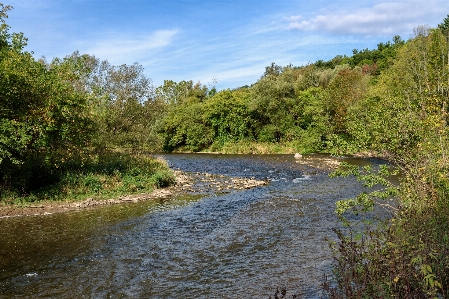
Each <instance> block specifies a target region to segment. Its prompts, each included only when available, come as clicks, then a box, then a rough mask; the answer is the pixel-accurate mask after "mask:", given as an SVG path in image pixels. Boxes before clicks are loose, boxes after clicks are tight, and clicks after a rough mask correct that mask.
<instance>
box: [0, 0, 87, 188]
mask: <svg viewBox="0 0 449 299" xmlns="http://www.w3.org/2000/svg"><path fill="white" fill-rule="evenodd" d="M1 7H2V10H1V13H0V15H1V16H2V17H3V18H5V16H6V12H7V10H8V9H10V7H8V6H3V5H1ZM3 18H2V19H1V23H2V25H1V32H0V45H1V48H0V107H1V108H0V180H1V182H2V185H5V184H14V185H20V186H21V188H25V187H29V183H30V181H29V179H30V178H31V177H32V175H33V171H40V175H43V174H44V173H45V171H44V170H45V169H47V170H51V169H55V168H57V167H59V166H60V165H61V164H62V163H64V162H65V161H67V160H70V159H74V158H76V157H79V156H82V155H83V154H84V153H85V149H86V148H87V147H88V146H89V145H90V141H91V137H92V136H93V132H94V131H95V124H94V122H93V121H92V118H91V113H90V108H89V106H88V97H87V96H86V95H85V94H83V93H80V92H78V91H77V90H76V89H75V88H74V86H73V85H72V84H70V83H69V80H68V78H69V77H70V76H69V74H68V73H67V72H65V70H64V69H62V68H49V67H48V66H47V65H46V64H45V63H43V62H39V61H36V60H35V59H34V58H33V56H32V55H31V53H29V52H25V51H23V48H24V47H25V45H26V38H24V37H23V34H21V33H19V34H16V33H13V34H10V33H9V26H7V25H6V24H5V23H4V20H3ZM39 169H40V170H39Z"/></svg>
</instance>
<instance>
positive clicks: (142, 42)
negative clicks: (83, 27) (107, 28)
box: [79, 30, 178, 64]
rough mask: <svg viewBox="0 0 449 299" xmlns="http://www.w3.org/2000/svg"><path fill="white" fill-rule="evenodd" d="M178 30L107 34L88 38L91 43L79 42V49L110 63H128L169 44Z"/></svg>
mask: <svg viewBox="0 0 449 299" xmlns="http://www.w3.org/2000/svg"><path fill="white" fill-rule="evenodd" d="M177 33H178V30H158V31H155V32H153V33H152V34H150V35H141V36H133V37H132V38H130V37H129V36H128V35H126V36H123V35H117V34H109V36H110V37H109V38H106V39H102V40H98V41H95V40H92V39H91V40H90V41H89V42H90V43H93V45H86V42H82V43H80V44H79V46H80V51H81V52H83V53H88V54H91V55H95V56H96V57H98V58H100V59H107V60H109V61H110V62H111V63H113V64H114V63H116V64H122V63H129V62H130V60H132V61H137V60H138V59H139V58H141V57H142V56H145V55H148V52H149V51H152V50H156V49H159V48H163V47H166V46H168V45H170V43H171V42H172V40H173V37H174V36H175V35H176V34H177Z"/></svg>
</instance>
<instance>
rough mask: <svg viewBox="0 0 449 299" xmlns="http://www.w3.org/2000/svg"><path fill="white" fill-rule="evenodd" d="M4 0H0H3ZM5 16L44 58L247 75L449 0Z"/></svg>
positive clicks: (50, 10)
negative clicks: (89, 58) (76, 56)
mask: <svg viewBox="0 0 449 299" xmlns="http://www.w3.org/2000/svg"><path fill="white" fill-rule="evenodd" d="M0 1H1V0H0ZM2 3H3V4H5V5H12V6H13V7H14V9H13V10H12V11H10V12H9V19H8V20H7V23H8V24H9V25H10V26H11V31H12V32H23V33H24V34H25V36H26V37H28V39H29V41H28V47H27V48H26V49H27V50H28V51H34V53H35V54H34V55H35V57H36V58H40V57H42V56H45V57H46V58H47V60H51V59H52V58H54V57H64V56H66V55H69V54H71V53H72V52H74V51H75V50H78V51H80V52H81V53H83V54H84V53H87V54H91V55H95V56H96V57H97V58H100V59H102V60H108V61H109V62H110V63H111V64H114V65H119V64H124V63H126V64H132V63H134V62H137V63H139V64H141V65H142V66H143V67H144V68H145V73H146V75H147V76H148V77H149V78H151V79H152V80H153V84H154V85H155V86H158V85H161V84H162V83H163V81H164V79H170V80H174V81H181V80H193V81H195V82H197V81H201V83H203V84H206V85H210V84H212V82H213V80H214V79H215V80H216V81H217V88H218V89H224V88H235V87H238V86H243V85H246V84H248V85H249V84H252V83H254V82H256V81H257V79H258V78H260V76H261V75H262V74H263V72H264V70H265V67H266V66H268V65H270V64H271V62H275V63H276V64H278V65H287V64H290V63H292V64H293V65H295V66H299V65H305V64H307V63H308V62H315V61H316V60H319V59H323V60H328V59H331V58H332V57H334V56H336V55H338V54H347V55H350V54H351V53H352V50H353V49H365V48H370V49H371V48H375V47H376V45H377V44H378V43H379V42H386V41H388V40H391V39H392V37H393V36H394V35H400V36H401V37H402V38H403V39H408V38H409V37H410V35H411V34H412V32H413V28H414V27H416V26H418V25H429V26H430V27H435V26H436V25H437V24H439V23H441V22H442V20H443V19H444V18H445V17H446V16H447V15H448V14H449V1H448V0H426V1H422V0H391V1H388V0H379V1H377V0H358V1H356V0H353V1H339V0H311V1H299V0H296V1H293V0H227V1H225V0H209V1H208V0H202V1H200V0H172V1H170V0H9V1H8V0H3V1H2Z"/></svg>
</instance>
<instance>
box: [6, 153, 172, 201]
mask: <svg viewBox="0 0 449 299" xmlns="http://www.w3.org/2000/svg"><path fill="white" fill-rule="evenodd" d="M40 171H41V175H39V176H35V177H33V178H32V180H33V184H27V186H31V185H32V186H34V187H33V188H30V189H28V190H27V192H25V193H24V192H23V189H20V188H15V187H14V186H1V187H0V195H1V202H2V203H5V204H9V203H26V202H36V201H42V200H46V201H49V200H83V199H86V198H95V199H105V198H114V197H118V196H120V195H129V194H133V193H148V192H151V191H153V190H154V189H156V188H162V187H167V186H170V185H172V184H173V183H174V182H175V177H174V174H173V172H172V171H171V170H170V169H169V168H168V166H167V164H166V163H165V162H164V161H162V160H160V159H156V158H154V157H152V156H147V155H132V154H126V153H114V152H103V153H102V154H99V155H96V156H95V157H94V158H92V159H89V160H87V161H81V160H79V161H70V162H68V163H66V164H63V165H62V166H61V167H60V168H59V169H57V170H51V171H47V172H46V173H44V172H45V170H44V169H42V168H41V169H40ZM48 176H51V179H48Z"/></svg>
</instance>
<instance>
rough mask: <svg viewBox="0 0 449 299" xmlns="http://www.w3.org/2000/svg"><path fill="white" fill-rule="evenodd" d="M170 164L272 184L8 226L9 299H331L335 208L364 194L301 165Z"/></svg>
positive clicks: (211, 158) (0, 240)
mask: <svg viewBox="0 0 449 299" xmlns="http://www.w3.org/2000/svg"><path fill="white" fill-rule="evenodd" d="M162 156H163V157H164V158H165V159H166V160H167V161H168V162H169V164H170V166H171V167H172V168H174V169H180V170H183V171H187V172H207V173H213V174H222V175H228V176H238V177H252V178H256V179H264V180H268V181H270V184H268V185H266V186H261V187H256V188H253V189H249V190H241V191H232V192H227V193H225V192H223V193H220V194H212V193H203V194H201V195H196V194H190V195H183V196H177V197H174V198H171V199H169V200H157V201H149V202H141V203H136V204H123V205H116V206H107V207H100V208H95V209H90V210H82V211H76V212H68V213H60V214H52V215H45V216H29V217H15V218H3V219H0V298H29V297H43V298H268V297H269V296H270V295H273V294H274V292H275V290H276V288H277V287H285V288H287V290H288V291H289V292H290V294H293V293H295V294H298V295H300V296H301V298H322V296H323V294H322V292H321V287H320V285H321V283H322V278H323V274H325V273H327V274H329V273H330V263H331V257H330V256H331V255H330V250H329V249H328V241H327V240H326V238H327V237H329V238H335V236H334V233H333V231H332V228H337V227H340V226H341V224H340V223H339V222H338V220H337V218H336V216H335V214H334V208H335V202H336V201H337V200H339V199H342V198H347V197H352V196H354V195H356V194H358V193H359V192H360V191H361V190H362V186H361V185H360V183H359V182H357V181H356V180H355V179H354V178H336V179H330V178H329V177H328V173H327V172H326V171H323V170H320V169H316V168H313V167H308V166H304V165H300V164H298V163H295V162H296V161H295V159H294V158H293V156H292V155H239V156H233V155H207V154H171V155H162ZM313 157H315V158H318V159H320V156H313ZM346 160H347V161H348V162H350V163H358V164H368V163H378V162H379V161H376V160H367V159H349V158H348V159H346Z"/></svg>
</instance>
